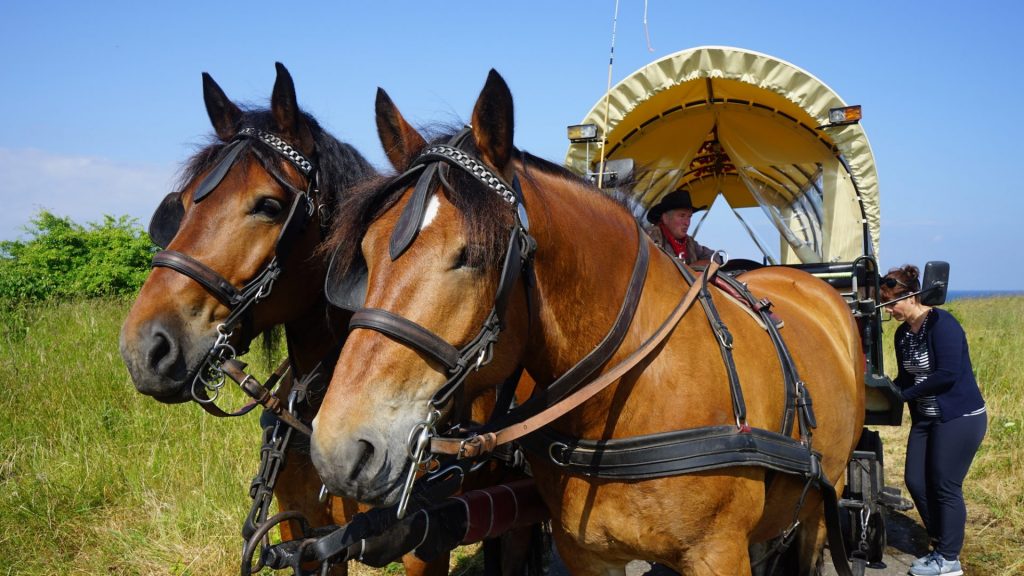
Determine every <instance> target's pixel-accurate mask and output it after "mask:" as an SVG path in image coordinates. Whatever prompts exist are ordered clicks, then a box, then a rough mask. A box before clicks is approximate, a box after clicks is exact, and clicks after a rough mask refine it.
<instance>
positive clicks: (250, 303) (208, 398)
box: [150, 127, 329, 415]
mask: <svg viewBox="0 0 1024 576" xmlns="http://www.w3.org/2000/svg"><path fill="white" fill-rule="evenodd" d="M248 141H254V142H259V143H261V144H263V145H264V146H265V147H267V148H268V149H269V150H271V151H273V152H274V153H275V156H277V157H280V158H282V159H284V160H286V161H287V162H288V163H290V164H291V165H292V166H293V167H294V168H295V169H296V170H298V172H299V173H300V174H302V176H303V177H304V178H305V179H306V189H305V190H301V189H299V188H296V187H295V186H294V185H293V184H291V183H290V182H288V181H287V180H286V179H285V178H284V177H283V175H281V174H278V172H277V170H274V169H273V168H271V167H269V166H265V167H266V169H267V172H268V173H269V174H270V175H271V176H272V177H273V178H274V179H275V180H276V181H277V182H278V183H279V184H280V185H281V186H283V187H284V188H285V189H286V190H289V191H291V192H292V193H293V199H292V203H291V206H290V207H289V209H288V216H287V219H286V220H285V222H284V224H283V226H282V227H281V232H280V234H279V235H278V238H277V240H276V241H275V243H274V256H273V257H272V258H271V259H270V261H269V262H268V263H267V264H266V265H264V266H263V267H262V268H261V269H260V271H259V272H257V273H256V274H255V276H253V277H252V278H251V279H250V280H249V281H247V282H246V283H245V284H243V285H242V287H241V288H236V287H235V286H234V285H233V284H232V283H231V282H230V281H228V280H227V279H226V278H224V277H223V276H222V275H221V274H219V273H218V272H217V271H215V270H213V269H212V268H210V267H209V266H207V265H206V264H204V263H202V262H200V261H199V260H197V259H195V258H193V257H191V256H189V255H187V254H183V253H181V252H178V251H176V250H167V249H166V246H167V245H168V244H169V243H170V241H171V239H173V237H174V234H175V233H176V232H177V229H178V227H180V224H181V217H182V215H183V209H182V204H181V192H176V193H173V194H171V195H169V196H168V198H167V199H165V201H164V203H163V204H161V206H160V208H158V209H157V211H156V213H155V214H154V215H153V220H152V222H151V223H150V235H151V236H152V237H153V240H154V242H155V243H156V244H157V245H158V246H160V247H162V248H165V249H164V250H162V251H160V252H157V253H156V254H155V255H154V256H153V263H152V267H153V268H170V269H171V270H174V271H175V272H178V273H180V274H183V275H185V276H187V277H189V278H191V279H192V280H194V281H195V282H196V283H198V284H199V285H200V286H202V287H203V288H204V289H206V291H207V292H209V293H210V295H212V296H213V297H214V298H216V299H217V300H218V301H219V302H221V303H222V304H223V305H224V306H226V307H227V308H228V310H229V314H228V316H227V317H226V318H225V319H224V321H223V322H221V323H220V324H218V325H217V328H216V330H217V339H216V341H215V342H214V343H213V345H212V346H211V347H210V349H209V350H208V351H207V353H206V355H205V356H204V358H203V361H202V362H201V363H200V365H199V368H198V369H197V370H196V373H195V376H194V378H193V380H192V385H191V394H192V398H193V399H194V400H195V401H196V402H198V403H199V404H201V405H202V406H203V407H204V409H206V410H207V411H212V413H214V414H216V415H227V414H225V413H223V411H221V410H220V409H219V408H217V407H216V405H215V404H213V402H214V401H215V400H216V399H217V396H218V395H219V393H220V389H221V388H222V387H223V386H224V382H225V372H224V370H223V365H224V364H225V363H226V362H228V361H229V360H233V359H234V358H235V357H236V356H238V355H239V354H240V353H244V352H245V351H244V350H243V351H241V352H238V351H236V350H235V348H234V347H233V346H232V345H231V343H230V339H231V338H232V337H233V336H234V334H235V332H236V330H237V329H238V328H239V327H241V328H242V331H243V332H246V333H248V332H250V326H251V323H252V310H253V307H254V306H255V305H256V304H258V303H259V302H260V301H262V300H264V299H265V298H267V297H268V296H269V295H270V293H271V291H272V290H273V287H274V282H275V281H276V280H277V278H278V277H279V276H280V275H281V273H282V272H283V262H284V261H286V260H287V257H288V254H289V253H290V251H291V249H292V245H293V244H294V242H295V240H296V238H298V236H299V235H300V234H301V233H302V231H303V230H305V228H306V225H307V224H308V223H309V220H310V218H312V217H313V215H314V213H317V214H318V215H319V220H320V226H321V232H322V233H323V231H325V230H326V227H327V225H328V222H327V217H328V216H329V214H328V210H327V209H326V207H325V205H324V204H323V203H322V199H321V198H320V197H319V196H320V190H319V170H318V167H317V165H316V164H315V163H314V162H313V160H311V159H309V158H307V157H306V156H305V155H303V154H302V153H301V152H299V151H298V150H296V149H295V148H294V147H292V146H291V145H290V144H288V142H286V141H285V140H283V139H282V138H280V137H279V136H277V135H275V134H272V133H270V132H266V131H264V130H260V129H258V128H254V127H245V128H242V129H241V130H239V131H238V134H237V135H236V136H235V137H234V139H232V140H231V141H230V142H229V143H228V144H227V145H226V146H224V148H223V149H222V150H221V152H220V154H219V157H220V160H219V161H218V162H217V165H216V166H215V167H214V168H213V170H211V171H210V172H209V173H208V174H207V175H206V177H205V178H203V180H202V181H201V182H200V183H199V185H198V186H197V187H196V189H195V192H194V193H193V196H192V201H193V203H195V204H198V203H199V202H201V201H202V200H203V199H205V198H206V197H207V196H209V195H210V194H211V193H213V192H214V191H215V190H216V188H217V186H218V185H219V184H220V183H221V181H222V180H223V179H224V177H225V176H226V175H227V173H228V172H229V171H230V170H231V168H232V166H234V164H235V163H236V162H237V161H238V158H239V157H240V155H241V153H242V151H243V150H244V149H245V145H246V144H247V143H248ZM175 202H176V204H175Z"/></svg>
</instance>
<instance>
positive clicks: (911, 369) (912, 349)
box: [901, 314, 942, 418]
mask: <svg viewBox="0 0 1024 576" xmlns="http://www.w3.org/2000/svg"><path fill="white" fill-rule="evenodd" d="M931 317H932V315H931V314H928V315H927V316H926V317H925V319H924V323H922V324H921V329H920V330H918V331H917V332H916V333H915V332H914V331H913V330H908V331H907V334H906V336H905V337H904V338H903V342H901V344H902V345H903V370H904V371H906V372H907V373H908V374H910V375H911V376H913V377H914V385H915V386H916V385H918V384H920V383H921V382H923V381H924V380H925V379H926V378H928V375H929V374H931V372H932V370H931V359H930V358H929V357H928V324H929V321H930V320H931ZM912 402H913V405H912V407H913V410H914V411H915V412H916V413H917V414H918V415H919V416H924V417H926V418H939V417H940V416H942V411H941V410H940V409H939V403H938V401H936V400H935V396H934V395H932V396H921V397H920V398H915V399H914V400H912Z"/></svg>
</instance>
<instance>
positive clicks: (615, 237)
mask: <svg viewBox="0 0 1024 576" xmlns="http://www.w3.org/2000/svg"><path fill="white" fill-rule="evenodd" d="M527 182H529V183H527ZM523 193H524V195H525V196H526V206H527V207H528V212H529V217H530V220H531V229H530V232H531V234H532V235H533V236H534V238H535V239H536V240H537V246H538V247H537V254H536V258H535V260H534V271H535V276H536V293H537V294H538V295H539V298H537V302H538V305H539V307H540V309H539V310H538V311H537V313H536V315H535V317H534V321H535V323H536V328H534V329H532V331H531V338H530V342H529V343H528V345H527V352H526V355H525V358H526V362H525V363H524V364H525V365H526V368H527V370H528V371H529V372H530V373H531V374H532V375H534V377H536V378H537V379H538V381H539V382H544V381H548V382H550V381H551V380H553V379H554V378H555V377H557V376H559V375H561V374H563V373H564V372H565V371H566V370H568V369H569V368H570V367H572V365H573V364H575V363H576V362H577V361H578V360H579V359H580V358H582V357H583V356H584V355H586V354H587V353H588V352H590V350H592V349H593V348H594V347H595V346H596V345H597V344H598V343H599V342H600V341H601V340H602V339H603V338H604V337H605V335H606V333H607V331H608V330H609V328H610V327H611V326H612V324H613V323H614V321H615V317H616V316H617V314H618V312H619V308H620V306H621V305H622V299H623V296H624V294H625V293H626V288H627V285H628V283H629V279H630V274H631V272H632V268H633V265H634V262H635V260H636V255H637V248H638V242H637V226H636V222H635V220H634V218H633V217H632V215H630V214H629V213H628V212H627V211H626V210H625V209H624V208H623V207H621V206H619V205H617V204H616V203H615V202H614V201H612V200H611V199H609V198H605V197H602V196H600V193H599V192H597V191H595V190H593V189H590V188H588V187H586V186H585V185H582V184H578V183H573V182H569V181H567V180H565V179H562V178H560V177H558V176H552V175H548V174H543V173H541V174H537V173H536V171H534V177H533V178H525V179H524V187H523Z"/></svg>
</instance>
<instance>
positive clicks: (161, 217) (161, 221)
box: [149, 192, 185, 248]
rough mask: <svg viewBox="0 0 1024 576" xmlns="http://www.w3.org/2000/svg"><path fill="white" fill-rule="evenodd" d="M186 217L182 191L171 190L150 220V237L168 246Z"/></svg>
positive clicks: (159, 244) (162, 245)
mask: <svg viewBox="0 0 1024 576" xmlns="http://www.w3.org/2000/svg"><path fill="white" fill-rule="evenodd" d="M184 217H185V206H184V205H183V204H182V203H181V192H171V193H170V194H168V195H167V196H164V199H163V200H162V201H161V202H160V205H159V206H157V208H156V211H155V212H153V217H152V218H150V220H149V237H150V239H152V240H153V243H154V244H156V245H157V246H159V247H161V248H167V245H168V244H170V243H171V240H173V239H174V236H175V235H176V234H177V233H178V229H179V228H181V219H182V218H184Z"/></svg>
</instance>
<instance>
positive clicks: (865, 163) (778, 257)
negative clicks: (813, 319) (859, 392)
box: [566, 47, 903, 425]
mask: <svg viewBox="0 0 1024 576" xmlns="http://www.w3.org/2000/svg"><path fill="white" fill-rule="evenodd" d="M846 106H847V105H846V103H845V102H844V101H843V100H842V99H841V98H840V97H839V95H837V94H836V93H835V92H834V91H832V90H831V89H830V88H829V87H828V86H826V85H825V84H824V83H823V82H821V81H820V80H818V79H817V78H815V77H814V76H813V75H812V74H810V73H808V72H806V71H804V70H802V69H800V68H798V67H796V66H794V65H792V64H790V63H788V62H785V61H782V60H779V59H776V58H773V57H771V56H767V55H765V54H760V53H757V52H752V51H749V50H743V49H738V48H726V47H700V48H693V49H689V50H684V51H682V52H677V53H675V54H672V55H670V56H666V57H664V58H661V59H659V60H657V61H655V62H653V63H651V64H649V65H647V66H645V67H643V68H641V69H640V70H637V71H636V72H634V73H633V74H631V75H629V76H628V77H627V78H626V79H624V80H622V81H621V82H619V83H618V84H617V85H616V86H614V87H613V88H612V89H611V90H610V91H609V92H608V93H607V94H605V95H604V96H602V97H601V98H600V99H598V101H597V102H596V103H595V104H594V106H593V107H592V108H591V110H590V112H588V113H587V114H586V116H584V118H583V120H582V122H581V124H585V125H594V126H596V132H597V134H596V137H595V138H592V139H590V141H586V140H579V141H576V142H573V143H572V144H570V146H569V150H568V153H567V155H566V165H567V166H568V167H569V168H570V169H572V170H573V171H575V172H577V173H579V174H583V175H588V176H590V177H591V178H592V179H594V180H595V181H599V182H600V183H601V185H602V186H605V187H609V185H613V184H615V183H616V181H617V179H618V178H621V177H623V176H624V174H622V173H621V172H619V170H621V168H620V167H621V166H623V164H626V165H629V164H631V165H632V177H631V180H632V183H631V187H630V191H631V194H632V195H633V200H635V204H634V210H635V212H636V216H637V217H642V216H643V214H644V213H645V212H646V211H647V209H648V208H650V207H651V206H652V205H654V204H655V203H657V202H658V201H659V200H660V199H661V198H662V197H663V196H664V195H666V194H668V193H670V192H673V191H675V190H679V189H686V190H687V191H689V193H690V195H691V197H692V199H693V203H694V205H695V206H711V211H722V210H729V211H731V212H732V213H733V214H734V215H735V216H736V217H737V218H738V219H739V220H740V222H742V224H743V227H744V228H745V229H746V230H747V231H748V232H749V233H750V234H751V235H752V239H753V240H754V244H755V245H756V246H757V247H758V248H760V251H761V252H762V253H761V254H756V255H740V256H746V257H747V258H751V259H756V260H760V261H762V262H764V263H766V264H770V265H785V266H793V267H796V268H801V269H804V270H806V271H808V272H810V273H812V274H814V275H816V276H818V277H820V278H822V279H824V280H826V281H827V282H829V283H830V284H831V285H832V286H833V287H835V288H836V289H837V290H839V291H840V293H842V295H843V296H844V298H845V299H846V300H847V302H848V303H849V304H850V308H851V312H852V313H853V314H854V316H855V317H856V318H857V321H858V324H859V327H860V332H861V340H862V343H863V346H864V352H865V357H866V359H867V369H866V371H865V379H864V382H865V386H866V388H867V395H866V415H865V416H866V417H865V422H866V423H867V424H869V425H899V424H900V423H901V421H902V415H903V406H902V403H901V402H900V400H899V398H898V396H897V395H896V394H895V392H894V391H893V389H892V384H891V381H890V380H889V378H887V377H886V376H885V374H884V371H883V366H882V350H881V324H880V315H879V314H878V313H877V311H876V306H877V289H878V266H877V254H878V243H879V205H878V199H879V195H878V194H879V193H878V190H879V189H878V178H877V174H876V171H875V161H874V156H873V154H872V152H871V145H870V144H869V142H868V139H867V135H866V134H865V132H864V129H863V127H862V126H860V124H859V123H856V122H849V123H847V121H845V120H844V121H842V122H839V123H836V122H834V121H830V118H829V113H830V111H831V110H835V109H842V108H844V107H846ZM751 212H753V215H752V216H753V218H755V219H758V220H759V222H753V223H752V222H751V219H752V216H751ZM744 214H746V215H744ZM759 224H760V226H758V225H759ZM699 226H700V224H698V225H697V229H696V230H695V231H694V235H695V236H696V237H697V238H698V240H699V239H700V230H699ZM758 228H761V229H762V230H764V229H765V228H767V229H768V230H769V232H774V233H776V235H777V237H778V241H777V243H776V244H775V246H774V247H773V246H771V245H770V243H769V242H766V241H764V240H763V239H762V234H759V233H758V232H757V229H758ZM712 247H714V246H712ZM735 255H736V254H734V256H735Z"/></svg>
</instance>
